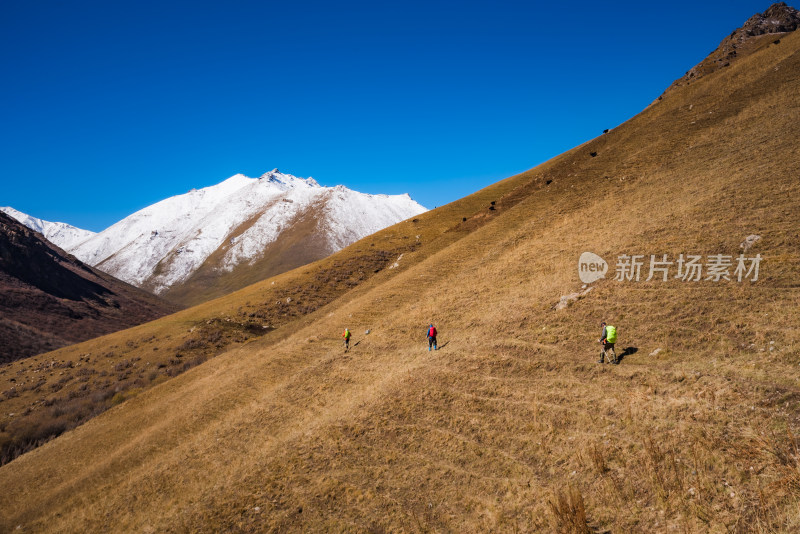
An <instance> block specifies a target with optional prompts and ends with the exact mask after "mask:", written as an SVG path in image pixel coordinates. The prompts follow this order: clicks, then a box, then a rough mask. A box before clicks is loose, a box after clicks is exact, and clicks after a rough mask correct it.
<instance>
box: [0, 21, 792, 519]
mask: <svg viewBox="0 0 800 534" xmlns="http://www.w3.org/2000/svg"><path fill="white" fill-rule="evenodd" d="M799 50H800V32H797V33H795V34H792V35H789V36H784V37H782V38H781V44H780V45H775V46H768V47H765V48H763V49H761V50H759V51H758V52H756V53H754V54H753V55H752V56H749V57H746V58H742V59H740V60H739V61H737V62H736V63H734V64H732V65H731V67H729V68H727V69H724V70H720V71H717V72H715V73H712V74H709V75H707V76H705V77H704V78H703V80H701V81H699V82H697V83H694V84H692V85H690V86H688V87H681V88H677V89H675V90H673V91H670V93H669V94H667V95H666V96H665V97H664V98H663V99H662V100H661V101H660V102H659V103H658V104H656V105H654V106H651V107H650V108H648V109H647V110H646V111H644V112H643V113H642V114H640V115H639V116H637V117H635V118H633V119H631V120H630V121H628V122H627V123H626V124H624V125H622V126H620V127H619V128H617V129H615V130H613V131H611V132H610V133H609V134H607V135H604V136H602V137H600V138H597V139H595V140H592V141H591V142H589V143H587V144H586V145H583V146H581V147H578V148H576V149H574V150H572V151H570V152H568V153H566V154H563V155H562V156H559V157H558V158H556V159H554V160H553V161H550V162H548V163H546V164H544V165H542V166H540V167H538V168H536V169H533V170H531V171H529V172H528V173H525V174H523V175H520V176H518V177H514V178H513V179H509V180H506V181H504V182H500V183H499V184H496V186H493V188H489V189H487V190H484V191H482V192H479V193H478V194H476V196H474V197H472V198H470V199H465V200H464V201H463V202H462V203H460V204H459V203H455V204H454V205H450V206H445V207H443V208H440V209H438V210H435V211H434V212H432V213H428V214H426V215H424V216H422V217H420V220H419V221H418V222H417V223H414V222H412V221H407V222H405V223H402V224H401V225H398V226H396V227H393V228H392V229H389V230H387V231H386V232H385V233H382V234H379V236H378V237H376V238H375V239H378V240H379V243H380V249H381V250H393V251H399V250H400V248H401V247H402V246H404V245H405V244H406V243H408V242H409V240H411V241H414V242H416V237H415V236H416V235H421V238H420V242H421V245H420V246H418V247H415V248H414V250H409V251H406V252H405V254H404V256H403V259H402V260H401V261H400V262H399V263H400V266H399V267H398V268H396V269H391V270H390V269H384V270H382V271H380V272H378V273H373V275H372V276H369V277H366V278H365V279H363V280H361V281H359V283H358V284H356V285H354V286H353V287H352V288H350V289H348V290H347V291H341V292H334V291H331V292H330V293H329V294H328V296H327V297H326V299H324V300H320V307H319V308H318V309H316V310H314V311H312V312H310V313H308V314H297V315H295V316H293V317H290V318H287V319H286V322H285V323H283V324H284V325H285V326H281V325H277V326H280V328H278V329H277V330H275V331H273V332H271V333H270V334H267V335H265V336H263V337H260V338H259V339H255V340H250V341H249V342H248V343H245V344H243V345H240V346H234V347H233V348H230V349H229V350H226V351H225V352H224V353H222V354H220V355H219V356H217V357H216V358H213V359H211V360H209V361H207V362H205V363H204V364H203V365H200V366H197V367H194V368H192V369H190V370H188V371H187V372H186V373H184V374H181V375H180V376H177V377H176V378H173V379H171V380H168V381H165V382H163V383H161V384H159V385H158V386H157V387H154V388H151V389H148V390H145V391H142V392H141V393H139V394H138V395H137V396H135V397H133V398H130V399H129V400H127V401H125V402H123V403H121V404H119V405H118V406H115V407H114V408H112V409H110V410H109V411H108V412H107V413H104V414H103V415H101V416H99V417H97V418H95V419H92V420H90V421H89V422H87V423H86V424H84V425H83V426H81V427H79V428H77V429H75V430H73V431H70V432H67V433H65V434H63V435H62V436H60V437H59V438H58V439H56V440H54V441H52V442H50V443H47V444H45V445H43V446H42V447H40V448H38V449H36V450H34V451H32V452H30V453H27V454H25V455H23V456H21V457H19V458H17V459H16V460H14V461H13V462H11V463H9V464H7V465H5V466H3V467H2V468H0V526H1V527H3V528H5V529H7V530H10V529H13V528H16V527H17V526H18V525H20V526H21V527H22V530H23V531H44V532H47V531H58V532H86V531H120V532H130V531H142V532H184V531H205V532H219V531H254V532H255V531H258V532H261V531H270V532H315V531H317V532H321V531H333V532H401V531H408V532H439V531H443V532H444V531H447V532H474V531H481V532H531V531H555V532H558V531H562V532H581V531H584V532H586V531H588V532H606V531H611V532H637V531H643V532H652V531H659V532H660V531H664V532H671V531H681V532H792V531H797V530H798V529H800V512H798V510H800V508H798V506H799V505H800V471H799V470H798V467H800V466H798V448H797V447H798V443H797V437H796V436H797V434H798V428H800V387H799V386H798V379H800V367H798V364H799V363H800V333H799V331H798V324H800V321H799V320H798V319H799V318H800V314H799V313H798V303H799V301H800V299H799V298H798V297H799V296H800V295H799V294H798V281H800V278H798V275H800V272H798V271H800V269H798V265H800V263H798V261H799V260H800V253H799V252H798V251H799V250H800V235H799V234H800V229H798V227H797V220H798V215H800V207H798V203H797V200H796V199H797V198H798V195H800V180H798V175H797V172H798V171H797V170H798V169H800V150H798V142H797V140H798V139H800V121H798V118H800V77H799V76H798V74H797V73H798V72H800V52H799ZM690 106H691V109H690ZM590 152H596V153H597V157H591V156H590V155H589V154H590ZM547 180H552V182H551V183H550V184H547ZM490 200H496V209H495V210H492V211H489V210H488V203H489V201H490ZM479 207H480V209H479ZM468 208H472V209H471V211H470V209H468ZM462 217H466V218H467V220H466V221H461V218H462ZM417 228H421V230H418V229H417ZM749 234H759V235H761V236H762V239H761V240H760V241H758V242H757V243H756V244H755V245H754V247H753V248H752V249H751V250H750V251H749V252H748V253H753V254H754V253H761V254H762V256H763V257H764V263H763V264H762V269H761V277H760V279H759V281H758V282H755V283H751V282H743V283H738V282H720V283H714V282H710V281H709V282H706V281H703V282H697V283H684V282H680V281H677V280H674V279H673V280H670V281H668V282H660V281H659V282H644V281H641V282H638V283H636V282H625V283H623V282H616V281H614V280H611V279H608V280H603V281H600V282H597V283H595V284H593V286H594V289H593V290H592V292H590V293H589V294H587V295H586V296H585V297H583V298H582V299H580V300H578V301H576V302H574V303H573V304H572V305H571V306H569V307H568V308H566V309H565V310H560V311H557V310H555V309H554V304H555V303H556V302H558V300H559V297H560V296H561V295H564V294H567V293H571V292H573V291H575V290H577V289H579V288H580V286H581V284H580V282H579V281H578V280H577V272H576V264H577V259H578V257H579V255H580V254H581V252H583V251H586V250H590V251H593V252H595V253H597V254H600V255H601V256H603V257H604V258H606V259H607V260H611V261H612V269H613V259H615V258H616V256H617V255H618V254H623V253H628V254H633V253H639V254H648V255H649V254H664V253H668V254H670V255H671V256H672V257H674V256H676V255H677V254H679V253H696V254H703V255H707V254H718V253H722V254H733V255H736V254H738V252H739V244H740V243H741V241H742V240H743V239H744V237H745V236H747V235H749ZM371 242H372V241H371V240H370V239H369V238H368V239H366V240H363V241H362V242H359V243H356V244H355V245H353V246H351V247H349V248H348V249H346V250H345V251H343V252H342V253H341V255H337V256H334V257H332V258H330V259H329V260H326V262H328V263H325V262H322V263H319V264H315V265H314V266H311V267H308V268H301V269H298V270H296V271H294V272H292V273H287V274H285V275H281V276H278V277H276V278H275V279H274V281H275V286H272V281H273V280H268V281H267V282H265V283H263V284H260V285H257V286H253V287H250V288H248V289H246V290H243V291H240V292H238V293H235V294H233V295H230V296H228V297H224V298H222V299H219V300H217V301H214V302H211V303H207V304H204V305H201V306H199V307H197V308H193V309H191V310H188V311H186V312H183V313H182V314H176V315H175V316H172V317H171V318H167V319H165V320H161V321H158V322H155V323H152V324H150V325H145V326H142V327H139V329H138V330H137V329H133V330H131V331H127V332H126V333H120V334H117V335H116V336H117V337H109V339H113V340H114V341H113V342H114V343H121V342H122V340H123V339H124V336H129V337H130V338H131V339H136V338H137V336H140V335H141V334H142V333H144V332H152V331H155V330H154V329H156V330H157V329H163V333H164V335H165V336H166V335H168V333H169V332H176V331H178V330H177V329H179V328H185V327H186V325H187V324H189V322H190V318H191V319H192V320H197V319H198V318H201V317H202V318H205V317H212V316H217V317H226V316H231V317H239V316H238V315H237V313H238V308H239V307H242V311H243V312H244V313H245V315H246V314H247V313H252V312H251V311H248V310H251V309H254V308H255V306H256V303H261V302H272V301H273V300H274V297H275V295H276V293H274V291H278V290H277V289H274V287H278V288H280V291H283V290H286V289H289V288H302V287H303V286H302V284H303V283H315V282H314V280H315V276H316V275H315V273H319V272H320V271H319V269H323V268H329V267H332V266H333V265H334V264H335V262H339V265H340V266H341V265H345V264H347V261H348V259H354V258H359V257H365V254H367V252H365V251H368V250H369V248H371V247H369V245H370V243H371ZM304 298H307V299H310V298H311V295H307V296H304ZM248 300H249V301H250V302H251V304H249V305H248V304H247V302H248ZM601 319H606V320H608V321H609V322H611V323H614V324H617V325H618V326H619V328H620V340H619V342H618V349H619V352H622V350H624V349H628V350H627V351H626V352H627V354H626V355H625V357H624V359H623V360H622V364H621V365H619V366H600V365H598V364H596V363H594V362H595V360H596V359H597V357H598V345H597V343H596V339H597V337H598V335H599V326H598V324H599V321H600V320H601ZM182 321H183V322H182ZM431 321H433V322H434V323H435V324H436V325H437V327H439V331H440V336H439V344H440V347H441V349H440V350H439V351H436V352H428V351H427V350H426V349H425V347H426V344H425V339H424V331H425V325H426V324H427V323H428V322H431ZM345 326H347V327H349V328H350V330H351V331H352V332H353V333H354V339H353V343H354V345H355V346H354V347H353V349H352V350H351V351H350V352H348V353H347V354H344V353H343V352H342V348H341V341H340V339H339V332H340V331H341V329H342V328H344V327H345ZM173 329H175V330H173ZM367 329H369V330H370V331H371V333H370V334H369V335H364V334H363V332H365V330H367ZM656 348H662V349H664V350H663V351H662V352H661V353H659V354H658V355H657V356H649V354H650V353H651V352H652V351H653V350H654V349H656ZM12 400H13V399H12Z"/></svg>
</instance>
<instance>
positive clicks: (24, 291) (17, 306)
mask: <svg viewBox="0 0 800 534" xmlns="http://www.w3.org/2000/svg"><path fill="white" fill-rule="evenodd" d="M0 292H1V293H2V299H0V347H2V348H0V361H3V362H8V361H11V360H16V359H19V358H24V357H26V356H30V355H32V354H38V353H40V352H45V351H48V350H53V349H55V348H58V347H61V346H64V345H68V344H71V343H75V342H78V341H84V340H86V339H89V338H92V337H97V336H100V335H103V334H107V333H109V332H114V331H117V330H121V329H123V328H127V327H130V326H133V325H136V324H139V323H142V322H145V321H149V320H151V319H155V318H157V317H160V316H162V315H165V314H166V313H169V312H171V311H174V309H175V308H174V307H173V306H172V305H169V304H167V303H165V302H163V301H161V300H160V299H158V298H155V297H153V296H152V295H149V294H148V293H145V292H144V291H141V290H138V289H136V288H133V287H131V286H128V285H127V284H125V283H124V282H120V281H118V280H116V279H114V278H113V277H111V276H109V275H106V274H105V273H100V272H98V271H96V270H94V269H92V268H90V267H88V266H87V265H84V264H83V263H81V262H79V261H77V260H76V259H75V258H74V257H72V256H69V255H68V254H67V253H65V252H64V251H63V250H61V249H59V248H57V247H55V246H54V245H52V244H51V243H49V242H47V241H46V240H45V239H43V238H42V236H41V234H38V233H36V232H34V231H32V230H30V229H29V228H27V227H26V226H24V225H23V224H22V223H20V222H18V221H17V220H16V219H13V218H11V217H9V216H8V215H6V214H5V213H0Z"/></svg>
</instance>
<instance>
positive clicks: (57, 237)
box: [2, 169, 426, 304]
mask: <svg viewBox="0 0 800 534" xmlns="http://www.w3.org/2000/svg"><path fill="white" fill-rule="evenodd" d="M2 209H3V211H6V212H7V213H9V214H10V215H12V216H14V217H15V218H17V219H18V220H20V221H21V222H23V223H24V224H26V225H27V226H29V227H30V228H33V229H36V230H37V231H41V232H42V233H43V234H44V235H45V236H46V237H47V238H48V239H50V240H52V241H53V242H54V243H55V244H57V245H58V246H60V247H63V248H64V249H65V250H67V251H68V252H70V253H72V254H74V255H75V256H76V257H77V258H79V259H81V260H82V261H84V262H86V263H88V264H89V265H92V266H95V267H97V268H98V269H101V270H103V271H105V272H107V273H109V274H112V275H113V276H115V277H117V278H120V279H121V280H124V281H126V282H128V283H131V284H133V285H135V286H137V287H140V288H142V289H145V290H147V291H150V292H153V293H155V294H158V295H162V296H164V297H166V298H168V299H171V300H174V301H176V302H180V303H184V304H188V303H196V302H199V301H202V300H206V299H207V298H211V297H214V296H218V295H221V294H224V293H227V292H230V291H233V290H236V289H239V288H241V287H244V286H246V285H248V284H250V283H253V282H256V281H258V280H260V279H263V278H265V277H267V276H271V275H274V274H278V273H280V272H284V271H287V270H290V269H292V268H295V267H298V266H300V265H304V264H306V263H309V262H311V261H314V260H317V259H320V258H323V257H325V256H328V255H329V254H331V253H333V252H336V251H337V250H339V249H341V248H343V247H345V246H347V245H349V244H350V243H353V242H355V241H357V240H359V239H361V238H363V237H366V236H367V235H370V234H372V233H374V232H376V231H378V230H381V229H383V228H386V227H387V226H391V225H392V224H395V223H397V222H399V221H402V220H404V219H407V218H409V217H413V216H415V215H418V214H420V213H422V212H424V211H426V209H425V208H424V207H423V206H421V205H420V204H418V203H417V202H414V201H413V200H412V199H411V197H409V196H408V195H393V196H389V195H368V194H364V193H359V192H357V191H353V190H350V189H348V188H346V187H344V186H336V187H323V186H320V185H319V184H318V183H317V182H316V181H314V180H313V179H312V178H307V179H303V178H298V177H295V176H292V175H290V174H284V173H281V172H279V171H278V169H275V170H273V171H271V172H268V173H266V174H264V175H262V176H261V177H259V178H248V177H247V176H244V175H242V174H237V175H235V176H232V177H230V178H228V179H227V180H225V181H223V182H221V183H219V184H217V185H214V186H211V187H206V188H203V189H197V190H192V191H190V192H188V193H186V194H183V195H178V196H174V197H170V198H167V199H165V200H162V201H161V202H158V203H156V204H153V205H152V206H148V207H146V208H144V209H142V210H140V211H138V212H136V213H134V214H132V215H130V216H128V217H126V218H125V219H123V220H121V221H119V222H118V223H116V224H114V225H112V226H111V227H109V228H107V229H105V230H103V231H102V232H99V233H96V234H95V233H92V232H88V231H85V230H80V229H78V228H75V227H71V226H69V225H65V224H63V223H50V222H47V221H42V220H40V219H36V218H34V217H31V216H29V215H26V214H23V213H20V212H18V211H16V210H13V209H12V208H2Z"/></svg>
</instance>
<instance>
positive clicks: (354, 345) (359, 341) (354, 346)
mask: <svg viewBox="0 0 800 534" xmlns="http://www.w3.org/2000/svg"><path fill="white" fill-rule="evenodd" d="M361 341H362V340H360V339H359V340H358V341H356V342H355V343H354V344H353V348H356V347H357V346H358V345H359V344H360V343H361Z"/></svg>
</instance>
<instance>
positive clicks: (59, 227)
mask: <svg viewBox="0 0 800 534" xmlns="http://www.w3.org/2000/svg"><path fill="white" fill-rule="evenodd" d="M0 211H2V212H5V213H6V214H7V215H10V216H11V217H13V218H14V219H16V220H18V221H19V222H21V223H22V224H24V225H25V226H27V227H28V228H30V229H31V230H33V231H35V232H39V233H40V234H42V236H44V238H45V239H47V240H48V241H50V242H51V243H53V244H54V245H56V246H58V247H60V248H63V249H64V250H69V249H70V248H71V247H74V246H76V245H78V244H79V243H80V242H81V241H85V240H87V239H89V238H90V237H92V236H93V235H95V232H91V231H89V230H82V229H81V228H76V227H75V226H72V225H70V224H67V223H62V222H50V221H43V220H42V219H37V218H36V217H31V216H30V215H28V214H27V213H22V212H21V211H17V210H15V209H14V208H11V207H8V206H6V207H5V208H0Z"/></svg>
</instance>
